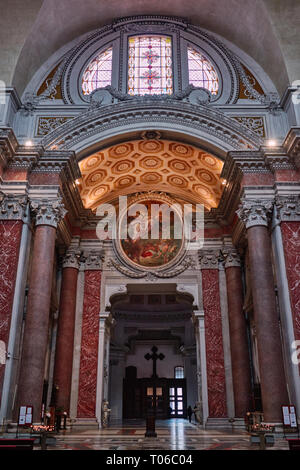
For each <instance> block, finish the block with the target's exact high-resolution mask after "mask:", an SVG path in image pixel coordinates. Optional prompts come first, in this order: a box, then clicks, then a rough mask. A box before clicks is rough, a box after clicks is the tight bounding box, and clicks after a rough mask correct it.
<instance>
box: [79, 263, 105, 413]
mask: <svg viewBox="0 0 300 470" xmlns="http://www.w3.org/2000/svg"><path fill="white" fill-rule="evenodd" d="M85 268H86V270H85V278H84V300H83V313H82V335H81V350H80V369H79V389H78V403H77V417H78V418H95V412H96V389H97V367H98V343H99V314H100V288H101V270H100V269H101V259H100V256H97V255H90V256H89V257H88V259H87V261H86V263H85Z"/></svg>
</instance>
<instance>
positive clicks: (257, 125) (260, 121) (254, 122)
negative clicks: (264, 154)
mask: <svg viewBox="0 0 300 470" xmlns="http://www.w3.org/2000/svg"><path fill="white" fill-rule="evenodd" d="M232 119H234V120H235V121H237V122H238V123H239V124H242V125H243V126H245V127H247V128H248V129H250V130H251V131H252V132H255V134H257V135H258V136H259V137H262V138H265V137H266V130H265V123H264V118H263V117H262V116H232Z"/></svg>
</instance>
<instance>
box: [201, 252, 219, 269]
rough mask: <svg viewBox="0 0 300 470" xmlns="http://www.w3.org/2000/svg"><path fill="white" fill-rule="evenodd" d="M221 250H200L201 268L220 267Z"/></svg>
mask: <svg viewBox="0 0 300 470" xmlns="http://www.w3.org/2000/svg"><path fill="white" fill-rule="evenodd" d="M219 256H220V252H219V250H200V251H199V262H200V269H219Z"/></svg>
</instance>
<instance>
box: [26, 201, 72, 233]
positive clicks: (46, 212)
mask: <svg viewBox="0 0 300 470" xmlns="http://www.w3.org/2000/svg"><path fill="white" fill-rule="evenodd" d="M30 207H31V210H32V212H33V213H34V216H35V224H36V226H38V225H50V226H51V227H54V228H57V226H58V224H59V222H60V221H61V220H62V219H63V218H64V216H65V215H66V213H67V211H66V209H65V207H64V204H63V203H62V200H61V198H58V199H38V200H31V202H30Z"/></svg>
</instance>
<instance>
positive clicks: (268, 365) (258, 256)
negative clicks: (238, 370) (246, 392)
mask: <svg viewBox="0 0 300 470" xmlns="http://www.w3.org/2000/svg"><path fill="white" fill-rule="evenodd" d="M272 207H273V204H272V203H270V201H265V202H264V201H261V200H259V201H256V200H255V201H243V203H242V206H241V209H240V211H239V215H240V217H241V218H242V220H244V221H245V223H246V228H247V239H248V249H249V262H250V278H251V286H252V296H253V307H254V321H255V326H256V332H257V348H258V361H259V370H260V378H261V394H262V403H263V413H264V419H265V421H266V422H281V421H282V414H281V405H282V404H284V403H288V402H289V399H288V394H287V386H286V379H285V372H284V363H283V355H282V344H281V336H280V329H279V317H278V312H277V306H276V297H275V286H274V277H273V269H272V259H271V240H270V236H269V232H268V214H269V213H271V211H272Z"/></svg>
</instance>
